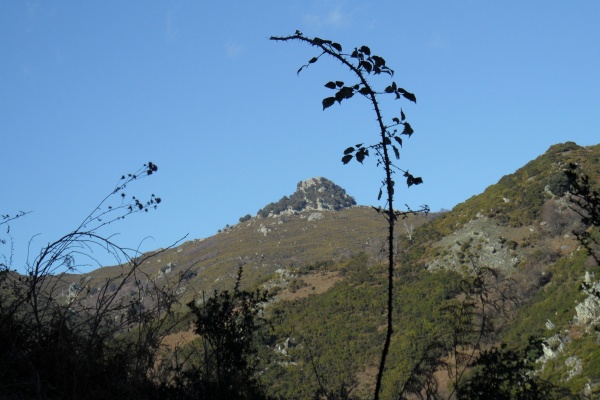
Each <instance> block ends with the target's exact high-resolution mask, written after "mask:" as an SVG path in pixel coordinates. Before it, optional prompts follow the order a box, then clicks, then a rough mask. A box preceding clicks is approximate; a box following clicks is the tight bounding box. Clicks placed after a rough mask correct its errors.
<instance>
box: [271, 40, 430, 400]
mask: <svg viewBox="0 0 600 400" xmlns="http://www.w3.org/2000/svg"><path fill="white" fill-rule="evenodd" d="M271 40H275V41H283V42H288V41H300V42H303V43H306V44H309V45H311V46H313V47H316V48H318V49H319V51H320V52H321V53H320V54H319V55H318V56H316V57H313V58H311V59H310V60H309V61H308V63H307V64H305V65H303V66H302V67H300V69H298V74H299V73H300V72H301V71H302V70H303V69H305V68H307V67H308V66H310V65H311V64H314V63H316V62H317V61H319V59H320V58H321V56H323V55H327V56H330V57H332V58H333V59H335V60H338V61H339V62H341V63H342V64H343V65H344V66H345V67H347V68H348V69H349V70H350V71H351V72H352V74H353V75H354V77H355V78H356V79H357V81H355V82H353V83H350V84H346V83H344V82H342V81H338V80H335V81H329V82H327V83H326V84H325V87H326V88H328V89H330V90H333V91H334V95H333V96H330V97H326V98H324V99H323V101H322V105H323V110H325V109H327V108H329V107H331V106H333V105H334V104H335V103H336V102H337V103H338V104H341V103H342V101H344V100H348V99H350V98H352V97H353V96H354V95H356V94H358V95H360V96H362V97H364V98H365V99H367V100H368V102H369V104H370V105H371V106H372V107H373V111H374V112H375V116H376V121H377V136H378V138H379V140H378V141H377V142H376V143H375V144H364V143H359V144H356V145H354V146H350V147H348V148H346V149H345V150H344V156H343V157H342V162H343V163H344V164H348V163H349V162H350V161H351V160H352V159H356V161H358V162H360V163H361V164H362V163H363V161H364V159H365V158H366V157H368V156H369V155H370V154H371V153H370V152H372V153H374V154H375V155H376V160H377V166H381V167H382V168H383V171H384V175H385V178H384V179H383V180H382V185H381V189H380V191H379V195H378V200H379V199H381V197H382V196H383V190H384V188H385V192H386V204H385V207H383V208H381V207H380V208H376V210H377V212H379V213H381V214H382V215H384V217H385V218H386V219H387V221H388V223H389V228H388V288H387V289H388V290H387V292H388V302H387V331H386V339H385V343H384V346H383V350H382V353H381V359H380V364H379V369H378V374H377V381H376V385H375V392H374V398H375V399H378V398H379V392H380V389H381V382H382V378H383V373H384V370H385V362H386V358H387V355H388V353H389V348H390V343H391V338H392V334H393V317H392V315H393V287H394V237H395V225H396V221H397V220H398V217H401V216H406V215H407V213H412V212H413V211H411V210H410V209H409V210H408V211H398V210H396V209H395V208H394V199H395V198H394V190H395V181H394V179H393V177H394V174H395V173H396V172H401V173H402V175H403V177H404V178H406V183H407V185H408V186H409V187H410V186H412V185H419V184H421V183H423V180H422V179H421V178H420V177H415V176H413V175H412V174H411V173H409V171H408V170H404V169H402V168H399V167H398V166H396V165H395V164H394V162H393V159H394V158H395V159H396V160H399V159H400V150H399V149H400V148H401V147H402V136H407V137H410V136H411V135H412V134H413V133H414V131H413V129H412V127H411V125H410V124H409V123H408V122H407V121H406V117H405V114H404V111H403V110H402V109H401V110H400V113H399V115H398V116H395V117H393V118H392V119H391V121H390V122H386V120H385V119H384V117H383V114H382V111H381V108H380V105H379V97H380V96H382V95H386V94H388V95H391V96H393V97H394V98H395V99H396V100H398V99H401V98H404V99H407V100H409V101H411V102H413V103H416V101H417V100H416V97H415V95H414V94H413V93H411V92H408V91H407V90H405V89H403V88H402V87H400V86H398V84H397V83H396V82H394V81H392V82H390V84H389V85H388V86H386V87H385V88H384V89H383V90H379V91H378V90H376V89H375V88H373V86H372V85H371V84H370V82H369V81H368V79H367V77H368V76H370V75H381V74H386V75H388V76H389V77H390V78H391V77H393V75H394V71H393V70H392V69H391V68H389V67H388V66H387V65H386V61H385V59H384V58H382V57H380V56H377V55H374V54H372V53H371V49H370V48H369V47H367V46H361V47H356V48H354V49H353V50H352V52H350V53H344V52H343V49H342V46H341V45H340V44H339V43H335V42H333V41H331V40H324V39H320V38H312V39H311V38H308V37H306V36H304V35H303V34H302V32H300V31H296V33H295V34H294V35H291V36H283V37H275V36H272V37H271ZM398 128H401V130H400V131H399V130H398ZM392 153H393V155H392ZM421 211H424V212H427V211H429V209H428V208H427V207H426V206H423V207H422V209H421Z"/></svg>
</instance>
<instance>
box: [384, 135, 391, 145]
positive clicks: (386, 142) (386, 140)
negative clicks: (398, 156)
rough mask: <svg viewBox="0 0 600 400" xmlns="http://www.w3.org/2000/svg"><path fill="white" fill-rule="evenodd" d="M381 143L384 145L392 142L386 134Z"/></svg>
mask: <svg viewBox="0 0 600 400" xmlns="http://www.w3.org/2000/svg"><path fill="white" fill-rule="evenodd" d="M383 144H384V145H386V144H392V141H391V140H390V138H389V137H387V136H386V137H385V139H383Z"/></svg>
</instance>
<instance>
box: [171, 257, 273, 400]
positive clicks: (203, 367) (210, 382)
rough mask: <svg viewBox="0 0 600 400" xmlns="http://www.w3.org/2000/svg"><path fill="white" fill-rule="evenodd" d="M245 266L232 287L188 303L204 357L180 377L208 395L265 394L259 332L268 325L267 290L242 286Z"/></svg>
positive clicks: (259, 396) (244, 396)
mask: <svg viewBox="0 0 600 400" xmlns="http://www.w3.org/2000/svg"><path fill="white" fill-rule="evenodd" d="M241 279H242V267H240V268H239V270H238V275H237V279H236V283H235V286H234V288H233V291H232V292H229V291H227V290H226V291H222V292H217V291H215V292H214V293H213V295H212V296H211V297H210V298H208V299H207V300H206V301H202V303H201V304H199V305H197V304H196V302H195V301H192V302H190V303H188V307H189V308H190V309H191V312H192V314H193V316H194V332H195V333H197V334H198V335H200V340H201V341H202V349H200V352H201V354H200V358H201V360H202V361H201V362H200V363H199V365H196V366H194V367H192V368H189V367H188V369H187V370H184V371H182V373H181V379H180V382H182V383H183V386H184V387H187V389H186V390H187V391H188V394H189V393H190V391H191V392H193V393H197V394H199V395H201V398H206V399H262V398H266V395H265V394H264V391H263V390H262V388H261V387H260V385H259V383H258V381H257V379H256V373H257V370H256V365H257V361H258V360H257V352H258V349H257V335H258V334H259V332H260V330H261V329H263V328H264V327H265V326H266V321H265V320H264V319H263V318H261V317H260V316H259V314H260V313H261V312H262V309H263V306H264V304H265V303H266V302H267V301H268V300H269V296H268V294H267V292H264V291H259V290H257V291H254V292H249V291H244V290H240V283H241Z"/></svg>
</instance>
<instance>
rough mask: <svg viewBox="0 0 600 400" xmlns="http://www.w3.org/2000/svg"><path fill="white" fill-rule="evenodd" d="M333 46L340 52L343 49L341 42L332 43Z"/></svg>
mask: <svg viewBox="0 0 600 400" xmlns="http://www.w3.org/2000/svg"><path fill="white" fill-rule="evenodd" d="M331 47H333V48H334V49H336V50H337V51H339V52H341V51H342V45H340V44H339V43H331Z"/></svg>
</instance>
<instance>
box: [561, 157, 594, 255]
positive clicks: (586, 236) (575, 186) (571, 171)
mask: <svg viewBox="0 0 600 400" xmlns="http://www.w3.org/2000/svg"><path fill="white" fill-rule="evenodd" d="M565 175H566V177H567V179H568V180H569V183H570V189H569V198H570V202H571V205H570V207H571V209H572V210H573V211H575V212H576V213H577V214H579V216H580V217H581V222H583V224H584V225H586V226H587V227H588V229H586V230H578V231H573V234H574V235H575V237H576V238H577V240H578V241H579V243H581V245H582V246H583V247H584V248H585V249H586V250H587V251H588V253H589V254H590V256H592V257H593V258H594V260H596V264H598V265H600V229H599V228H600V191H598V190H597V189H594V188H593V187H592V183H591V182H590V178H589V176H588V175H586V174H585V173H583V172H582V171H581V170H580V169H579V167H578V166H577V165H576V164H573V163H570V164H569V166H568V168H567V169H566V170H565Z"/></svg>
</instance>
